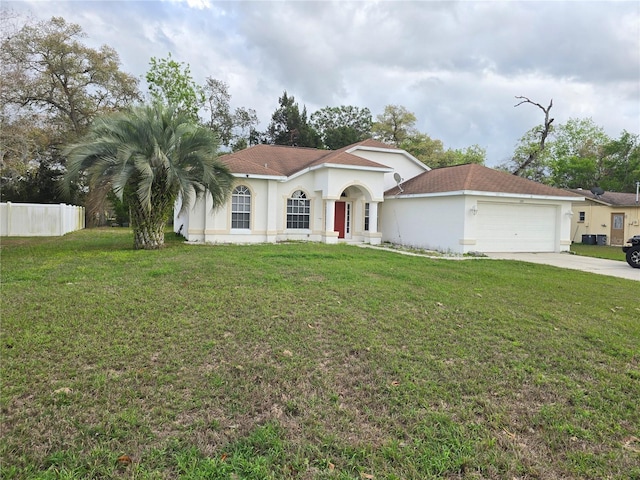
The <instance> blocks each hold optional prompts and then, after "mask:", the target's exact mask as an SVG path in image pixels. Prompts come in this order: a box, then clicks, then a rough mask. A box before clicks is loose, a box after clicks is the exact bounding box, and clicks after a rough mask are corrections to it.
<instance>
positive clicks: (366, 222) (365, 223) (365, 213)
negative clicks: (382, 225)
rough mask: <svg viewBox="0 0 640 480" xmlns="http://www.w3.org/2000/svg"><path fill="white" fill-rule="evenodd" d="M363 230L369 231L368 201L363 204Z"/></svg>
mask: <svg viewBox="0 0 640 480" xmlns="http://www.w3.org/2000/svg"><path fill="white" fill-rule="evenodd" d="M364 231H365V232H368V231H369V202H366V203H365V204H364Z"/></svg>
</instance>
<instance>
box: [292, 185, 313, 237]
mask: <svg viewBox="0 0 640 480" xmlns="http://www.w3.org/2000/svg"><path fill="white" fill-rule="evenodd" d="M310 213H311V200H309V199H308V198H307V196H306V195H305V193H304V192H303V191H302V190H296V191H295V192H293V195H291V198H288V199H287V228H309V217H310Z"/></svg>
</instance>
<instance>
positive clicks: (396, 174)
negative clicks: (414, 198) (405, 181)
mask: <svg viewBox="0 0 640 480" xmlns="http://www.w3.org/2000/svg"><path fill="white" fill-rule="evenodd" d="M393 179H394V180H395V181H396V183H397V184H398V188H399V189H400V193H402V192H403V190H402V186H401V184H402V177H401V176H400V174H399V173H398V172H396V173H394V174H393Z"/></svg>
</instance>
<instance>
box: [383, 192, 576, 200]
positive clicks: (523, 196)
mask: <svg viewBox="0 0 640 480" xmlns="http://www.w3.org/2000/svg"><path fill="white" fill-rule="evenodd" d="M460 195H468V196H477V197H498V198H517V199H527V200H532V199H535V200H553V201H563V202H574V201H576V202H580V201H584V197H564V196H559V195H535V194H529V193H506V192H483V191H479V190H455V191H449V192H429V193H400V194H396V195H389V196H387V195H385V198H389V199H394V198H425V197H454V196H460Z"/></svg>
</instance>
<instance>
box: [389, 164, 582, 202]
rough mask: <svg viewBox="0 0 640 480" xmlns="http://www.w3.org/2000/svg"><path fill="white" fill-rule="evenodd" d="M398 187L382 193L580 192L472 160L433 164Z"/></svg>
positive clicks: (557, 194)
mask: <svg viewBox="0 0 640 480" xmlns="http://www.w3.org/2000/svg"><path fill="white" fill-rule="evenodd" d="M400 187H401V188H400ZM400 187H394V188H392V189H390V190H387V191H386V192H385V195H417V194H425V193H440V192H457V191H477V192H499V193H513V194H520V195H540V196H553V197H576V198H577V197H579V196H581V195H578V194H575V193H573V192H568V191H566V190H561V189H559V188H554V187H550V186H548V185H543V184H542V183H538V182H534V181H532V180H527V179H526V178H522V177H518V176H516V175H511V174H509V173H505V172H500V171H498V170H494V169H492V168H488V167H485V166H483V165H478V164H475V163H470V164H466V165H456V166H453V167H443V168H434V169H433V170H430V171H428V172H424V173H421V174H420V175H418V176H416V177H413V178H411V179H409V180H407V181H406V182H404V183H402V184H401V185H400Z"/></svg>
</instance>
